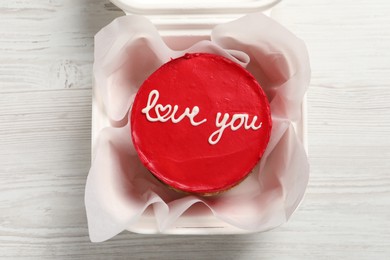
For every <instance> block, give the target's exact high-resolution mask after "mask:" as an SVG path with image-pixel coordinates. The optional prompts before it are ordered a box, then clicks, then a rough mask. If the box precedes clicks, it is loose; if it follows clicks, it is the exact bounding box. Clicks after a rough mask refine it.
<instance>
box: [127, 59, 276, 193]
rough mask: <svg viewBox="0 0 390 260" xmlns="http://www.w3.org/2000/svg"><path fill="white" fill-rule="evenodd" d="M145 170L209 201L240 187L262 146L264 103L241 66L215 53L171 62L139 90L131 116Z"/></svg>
mask: <svg viewBox="0 0 390 260" xmlns="http://www.w3.org/2000/svg"><path fill="white" fill-rule="evenodd" d="M130 122H131V135H132V140H133V144H134V147H135V148H136V151H137V153H138V155H139V157H140V159H141V161H142V163H143V164H144V165H145V167H146V168H148V169H149V171H150V172H151V173H152V174H153V175H154V176H155V177H157V178H158V179H159V180H160V181H162V182H163V183H165V184H167V185H169V186H171V187H172V188H174V189H177V190H181V191H185V192H190V193H198V194H214V193H218V192H220V191H224V190H227V189H229V188H231V187H233V186H234V185H236V184H238V183H239V182H240V181H241V180H243V179H244V178H245V177H246V176H247V175H248V174H249V173H250V172H251V170H252V169H253V167H254V166H255V165H256V163H257V162H258V161H259V159H260V158H261V156H262V155H263V153H264V150H265V148H266V147H267V144H268V141H269V138H270V131H271V126H272V122H271V116H270V107H269V103H268V99H267V97H266V96H265V94H264V92H263V90H262V89H261V87H260V85H259V83H258V82H257V81H256V80H255V78H254V77H253V76H252V75H251V74H250V73H249V72H248V71H247V70H246V69H244V68H243V67H241V66H240V65H238V64H236V63H234V62H232V61H230V60H229V59H227V58H224V57H222V56H219V55H215V54H206V53H193V54H186V55H184V56H182V57H180V58H177V59H172V60H171V61H169V62H167V63H166V64H164V65H163V66H161V67H160V68H159V69H157V70H156V71H155V72H154V73H153V74H152V75H150V76H149V78H148V79H146V81H145V82H144V83H143V84H142V86H141V87H140V89H139V91H138V92H137V95H136V97H135V99H134V103H133V105H132V108H131V113H130Z"/></svg>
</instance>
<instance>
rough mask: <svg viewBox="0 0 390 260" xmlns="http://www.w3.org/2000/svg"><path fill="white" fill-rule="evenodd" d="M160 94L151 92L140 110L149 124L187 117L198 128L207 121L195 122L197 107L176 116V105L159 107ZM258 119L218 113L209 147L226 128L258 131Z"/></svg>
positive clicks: (178, 120)
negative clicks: (215, 128) (151, 112)
mask: <svg viewBox="0 0 390 260" xmlns="http://www.w3.org/2000/svg"><path fill="white" fill-rule="evenodd" d="M159 97H160V93H159V92H158V91H157V90H155V89H154V90H152V91H151V92H150V93H149V97H148V102H147V105H146V107H145V108H143V109H142V113H143V114H145V115H146V119H147V120H148V121H149V122H168V121H171V122H172V123H174V124H177V123H179V122H181V121H182V120H183V119H184V118H185V117H187V118H188V119H189V121H190V123H191V125H192V126H198V125H201V124H204V123H205V122H206V121H207V119H202V120H196V119H195V117H196V116H198V114H199V112H200V109H199V107H198V106H194V107H193V108H192V109H190V108H189V107H186V108H185V109H184V112H183V113H181V114H178V113H177V111H178V109H179V107H178V105H174V106H172V105H169V104H167V105H165V106H163V105H161V104H158V103H157V102H158V99H159ZM151 110H152V111H154V113H155V114H156V116H155V117H153V116H151V115H150V113H149V112H150V111H151ZM257 120H258V117H257V116H254V117H253V118H252V120H250V119H249V115H248V114H246V113H237V114H234V115H233V116H230V115H229V113H224V114H223V116H222V113H220V112H218V113H217V116H216V118H215V126H216V127H217V128H218V129H217V130H216V131H214V132H213V133H212V134H211V135H210V137H209V139H208V141H209V143H210V144H211V145H215V144H216V143H218V142H219V140H221V137H222V135H223V132H224V131H225V129H226V128H230V130H232V131H236V130H238V129H240V128H241V127H244V129H245V130H249V129H252V130H258V129H260V128H261V126H262V122H259V123H257Z"/></svg>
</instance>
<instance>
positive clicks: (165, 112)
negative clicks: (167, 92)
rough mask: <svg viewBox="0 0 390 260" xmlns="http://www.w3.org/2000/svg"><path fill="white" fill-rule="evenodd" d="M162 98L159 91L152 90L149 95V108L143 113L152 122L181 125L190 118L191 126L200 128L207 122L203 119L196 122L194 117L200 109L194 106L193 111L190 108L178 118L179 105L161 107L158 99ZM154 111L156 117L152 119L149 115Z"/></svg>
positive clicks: (143, 110)
mask: <svg viewBox="0 0 390 260" xmlns="http://www.w3.org/2000/svg"><path fill="white" fill-rule="evenodd" d="M159 97H160V94H159V93H158V91H157V90H152V91H151V92H150V93H149V97H148V104H147V106H146V107H145V108H144V109H142V113H144V114H146V118H147V119H148V120H149V121H150V122H167V121H169V120H171V121H172V123H175V124H177V123H179V122H180V121H181V120H183V119H184V117H188V119H189V120H190V123H191V125H193V126H198V125H200V124H203V123H204V122H206V119H203V120H201V121H198V122H196V121H195V119H194V117H195V116H196V115H198V114H199V107H197V106H194V107H193V108H192V111H191V110H190V108H188V107H187V108H186V109H185V110H184V112H183V114H181V115H180V116H179V117H176V118H175V116H176V113H177V110H178V109H179V107H178V105H174V106H173V107H172V106H171V105H169V104H168V105H165V106H163V105H161V104H157V101H158V98H159ZM156 104H157V105H156ZM152 109H154V113H156V117H152V116H151V115H150V114H149V111H150V110H152Z"/></svg>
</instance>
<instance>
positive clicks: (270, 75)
mask: <svg viewBox="0 0 390 260" xmlns="http://www.w3.org/2000/svg"><path fill="white" fill-rule="evenodd" d="M210 39H211V40H210V41H201V42H198V43H196V44H194V45H193V46H191V47H190V48H189V49H187V50H181V51H175V50H171V49H170V48H169V47H168V46H167V45H166V44H165V43H164V41H163V40H162V38H161V37H160V35H159V33H158V31H157V30H156V28H155V27H154V26H153V24H151V22H150V21H149V20H147V19H146V18H144V17H141V16H136V15H131V16H124V17H120V18H117V19H116V20H114V21H113V22H112V23H111V24H109V25H108V26H106V27H105V28H103V29H102V30H101V31H100V32H98V34H97V35H96V36H95V63H94V76H95V88H96V91H97V92H98V93H99V96H100V97H101V100H102V102H101V103H99V105H100V107H99V109H100V110H101V111H103V112H102V113H106V115H107V117H108V118H109V121H110V126H109V127H106V128H104V129H102V130H101V131H100V132H99V133H98V136H97V140H96V142H95V144H94V147H93V149H94V154H95V156H94V158H93V161H92V166H91V169H90V171H89V175H88V179H87V184H86V189H85V205H86V211H87V218H88V228H89V233H90V238H91V240H92V241H94V242H98V241H104V240H107V239H109V238H111V237H113V236H115V235H116V234H118V233H120V232H121V231H123V230H126V229H129V228H130V227H132V226H136V225H137V222H138V221H139V219H140V216H142V214H144V213H145V210H146V209H147V208H148V207H152V208H153V212H154V213H153V214H154V216H155V220H156V225H157V227H158V230H159V231H160V232H164V231H165V230H167V229H168V228H169V227H172V225H174V223H175V221H176V220H177V219H178V218H179V217H180V216H181V215H182V214H183V213H184V212H185V211H186V210H188V209H189V208H190V207H191V206H192V205H194V204H195V203H203V204H204V205H205V206H207V207H208V208H209V209H210V211H211V212H212V214H213V215H214V216H215V218H217V219H219V220H221V221H224V222H226V223H228V224H229V225H232V226H234V227H237V228H239V229H244V230H247V231H249V232H256V231H264V230H268V229H271V228H274V227H276V226H278V225H280V224H282V223H284V222H285V221H286V220H287V219H288V218H289V217H290V216H291V214H292V213H293V211H294V210H295V209H296V207H297V206H298V204H299V202H300V201H301V199H302V197H303V194H304V191H305V188H306V186H307V182H308V175H309V166H308V160H307V156H306V153H305V150H304V148H303V145H302V143H301V141H300V139H299V138H298V136H297V134H296V133H295V130H294V127H293V124H292V123H293V122H297V121H299V120H301V118H300V117H301V114H302V111H301V106H302V100H303V97H304V94H305V92H306V88H307V86H308V83H309V79H310V68H309V60H308V55H307V51H306V47H305V45H304V43H303V42H302V41H301V40H299V39H298V38H296V37H295V36H294V35H293V34H292V33H290V32H289V31H288V30H286V29H285V28H283V27H282V26H281V25H279V24H278V23H276V22H275V21H273V20H272V19H270V18H268V17H266V16H264V15H263V14H261V13H256V14H250V15H247V16H245V17H243V18H240V19H238V20H236V21H233V22H230V23H227V24H222V25H219V26H217V27H216V28H215V29H214V30H213V31H212V33H211V35H210ZM191 52H207V53H214V54H219V55H222V56H224V57H226V58H228V59H231V60H233V61H234V62H237V63H239V64H240V65H242V66H243V67H246V68H247V69H248V70H249V71H250V72H251V73H252V74H253V75H254V76H255V77H256V79H257V80H258V81H259V82H260V84H261V86H262V87H263V88H264V90H265V92H266V94H267V96H268V98H269V100H270V105H271V114H272V120H273V129H272V133H271V139H270V142H269V145H268V147H267V149H266V151H265V153H264V155H263V158H262V160H261V161H260V162H259V163H258V165H257V166H256V167H255V169H254V170H253V172H252V174H251V175H250V176H249V177H248V178H247V179H245V180H244V181H243V182H242V183H241V184H239V185H238V186H236V187H234V188H232V189H231V190H229V191H227V192H224V193H221V194H220V195H218V196H213V197H202V196H195V195H188V194H184V193H179V192H176V191H173V190H171V189H169V188H167V187H166V186H165V185H164V184H162V183H160V182H159V181H157V180H156V179H155V178H154V177H153V176H152V174H150V173H149V172H148V171H147V169H146V168H144V167H143V165H142V164H141V162H140V161H139V159H138V156H137V154H136V152H135V150H134V147H133V144H132V141H131V136H130V129H129V123H128V120H127V114H128V111H129V109H130V107H131V104H132V102H133V98H134V95H135V94H136V92H137V90H138V88H139V87H140V86H141V84H142V83H143V81H144V80H145V79H146V78H147V77H148V76H149V75H150V74H151V73H152V72H154V71H155V70H156V69H157V68H159V67H160V66H161V65H162V64H164V63H166V62H167V61H169V60H170V59H171V58H177V57H180V56H182V55H184V54H185V53H191Z"/></svg>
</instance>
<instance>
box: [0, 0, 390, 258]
mask: <svg viewBox="0 0 390 260" xmlns="http://www.w3.org/2000/svg"><path fill="white" fill-rule="evenodd" d="M389 13H390V2H389V1H386V0H375V1H370V0H360V1H352V0H346V1H342V2H341V1H337V4H336V1H326V0H318V1H309V0H301V1H293V0H285V1H284V2H283V3H282V4H281V5H280V6H278V7H277V8H276V9H275V11H274V15H275V16H276V17H277V18H278V19H279V20H280V21H281V23H283V24H285V25H286V26H287V27H288V28H289V29H291V30H292V31H293V32H294V33H296V34H297V35H298V36H299V37H301V38H302V39H304V40H305V42H306V43H307V46H308V48H309V52H310V56H311V62H312V82H311V86H310V90H309V92H308V109H309V113H308V116H309V119H308V120H309V155H310V162H311V179H310V183H309V187H308V190H307V194H306V196H305V199H304V201H303V203H302V205H301V206H300V208H299V209H298V211H297V212H296V213H295V214H294V215H293V217H292V219H291V220H290V221H289V222H288V223H287V224H285V225H283V226H282V227H280V228H278V229H275V230H273V231H271V232H267V233H262V234H251V235H232V236H166V235H164V236H159V235H137V234H131V233H128V232H124V233H122V234H120V235H118V236H117V237H115V238H114V239H112V240H110V241H107V242H105V243H100V244H92V243H90V241H89V238H88V232H87V224H86V216H85V210H84V201H83V195H84V186H85V180H86V176H87V172H88V170H89V167H90V131H91V128H90V125H91V116H90V115H91V85H92V83H91V78H92V75H91V70H92V62H93V36H94V34H95V33H96V32H97V31H98V30H99V29H100V28H102V27H103V26H104V25H106V24H108V23H109V22H110V21H111V20H112V19H114V18H115V17H118V16H120V15H122V13H121V11H119V10H118V9H117V8H115V7H114V6H113V5H112V4H110V3H109V2H108V1H107V0H78V1H76V0H51V1H49V0H36V1H29V0H18V1H6V0H3V1H0V111H1V112H0V126H1V128H0V259H16V258H26V259H67V258H71V259H184V258H186V259H390V105H389V104H390V83H389V82H390V16H389Z"/></svg>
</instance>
